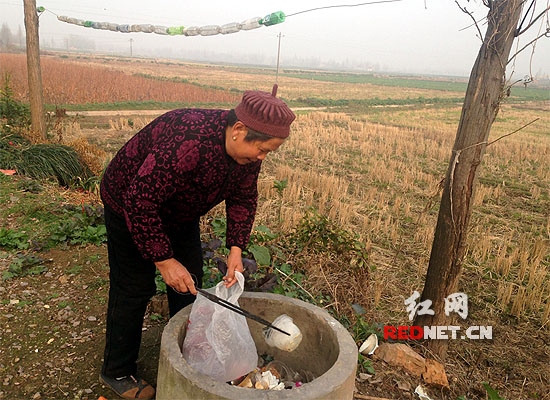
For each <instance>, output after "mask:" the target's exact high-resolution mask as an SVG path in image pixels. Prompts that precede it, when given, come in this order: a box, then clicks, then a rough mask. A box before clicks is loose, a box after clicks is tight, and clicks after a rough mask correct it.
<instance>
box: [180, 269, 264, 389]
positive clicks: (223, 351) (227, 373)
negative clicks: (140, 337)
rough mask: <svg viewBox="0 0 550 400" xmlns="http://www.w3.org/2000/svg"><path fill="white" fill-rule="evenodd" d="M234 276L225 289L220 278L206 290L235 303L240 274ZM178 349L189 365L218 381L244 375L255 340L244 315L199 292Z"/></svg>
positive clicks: (253, 357) (252, 360)
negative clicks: (232, 282)
mask: <svg viewBox="0 0 550 400" xmlns="http://www.w3.org/2000/svg"><path fill="white" fill-rule="evenodd" d="M235 277H236V278H237V281H238V283H237V284H235V285H233V286H232V287H231V288H229V289H227V288H226V287H225V286H224V284H223V282H220V283H219V284H218V285H217V286H216V288H215V290H214V289H208V291H211V292H213V293H214V294H215V295H216V296H218V297H221V298H222V299H224V300H227V301H229V302H230V303H232V304H235V305H237V306H238V305H239V304H238V302H237V300H238V298H239V297H240V296H241V294H242V292H243V290H244V276H243V275H242V274H241V273H240V272H235ZM182 353H183V357H184V358H185V360H186V361H187V362H188V363H189V364H190V365H191V367H193V368H194V369H196V370H197V371H200V372H202V373H203V374H206V375H209V376H211V377H212V378H214V379H216V380H218V381H220V382H228V381H231V380H233V379H237V378H239V377H241V376H243V375H246V374H248V373H249V372H250V371H252V370H253V369H254V368H256V366H257V364H258V353H257V351H256V344H255V343H254V340H253V339H252V336H251V335H250V330H249V329H248V324H247V322H246V318H245V317H244V316H242V315H240V314H237V313H235V312H233V311H231V310H228V309H227V308H225V307H222V306H220V305H218V304H216V303H214V302H212V301H210V300H208V299H207V298H206V297H204V296H202V295H201V294H200V293H199V294H198V295H197V299H196V300H195V303H194V304H193V308H191V313H190V314H189V323H188V326H187V334H186V335H185V340H184V341H183V349H182Z"/></svg>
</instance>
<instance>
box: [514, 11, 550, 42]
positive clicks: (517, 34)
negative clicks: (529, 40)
mask: <svg viewBox="0 0 550 400" xmlns="http://www.w3.org/2000/svg"><path fill="white" fill-rule="evenodd" d="M548 10H550V6H548V7H546V10H544V11H543V12H541V13H540V14H539V15H537V16H536V17H535V19H533V20H532V21H531V22H529V25H527V26H526V27H525V28H524V29H522V30H521V31H519V32H516V36H519V35H521V34H522V33H524V32H525V31H526V30H527V29H529V28H530V27H531V26H532V25H533V24H534V23H535V22H536V21H537V19H539V18H540V17H542V16H543V15H544V14H546V13H547V12H548ZM520 28H521V25H520Z"/></svg>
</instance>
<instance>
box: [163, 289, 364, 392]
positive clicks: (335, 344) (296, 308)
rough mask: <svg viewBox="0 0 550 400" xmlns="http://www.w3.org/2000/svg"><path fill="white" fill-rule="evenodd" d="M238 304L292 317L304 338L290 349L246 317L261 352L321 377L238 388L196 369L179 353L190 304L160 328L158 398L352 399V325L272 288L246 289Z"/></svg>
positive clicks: (272, 315)
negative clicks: (281, 386)
mask: <svg viewBox="0 0 550 400" xmlns="http://www.w3.org/2000/svg"><path fill="white" fill-rule="evenodd" d="M239 305H240V306H241V307H242V308H243V309H245V310H247V311H250V312H251V313H253V314H256V315H258V316H260V317H262V318H264V319H266V320H268V321H273V320H274V319H275V318H276V317H277V316H279V315H281V314H287V315H289V316H290V317H292V318H293V320H294V323H295V324H296V325H297V326H298V327H299V328H300V330H301V331H302V334H303V340H302V343H301V344H300V346H298V348H297V349H296V350H294V351H293V352H291V353H288V352H285V351H282V350H279V349H277V348H275V347H270V346H268V345H267V344H266V343H265V340H264V337H263V335H262V329H263V325H261V324H259V323H257V322H255V321H251V320H247V322H248V326H249V328H250V332H251V334H252V338H253V339H254V342H255V343H256V347H257V350H258V354H259V355H261V354H264V353H267V354H269V355H272V356H273V357H274V359H275V360H279V361H282V362H283V363H285V364H286V365H288V366H289V367H290V368H292V369H295V370H297V369H306V370H310V371H311V372H312V373H313V374H314V375H315V376H317V378H316V379H314V380H313V381H312V382H309V383H306V384H304V385H303V386H301V387H299V388H293V389H286V390H278V391H276V390H259V389H249V388H240V387H237V386H232V385H229V384H227V383H225V382H218V381H216V380H214V379H212V378H210V377H209V376H207V375H204V374H202V373H200V372H198V371H195V370H194V369H192V368H191V367H190V365H189V364H188V363H187V362H186V361H185V359H184V358H183V356H182V354H181V348H182V344H183V339H184V337H185V333H186V327H187V320H188V317H189V313H190V312H191V307H192V306H191V305H190V306H187V307H186V308H184V309H183V310H181V311H180V312H179V313H177V314H176V315H175V316H174V317H172V318H171V319H170V321H169V322H168V324H167V325H166V327H165V328H164V331H163V333H162V340H161V345H160V356H159V367H158V376H157V396H156V399H157V400H175V399H193V400H198V399H238V400H252V399H254V400H258V399H288V400H290V399H292V400H296V399H300V400H306V399H327V400H328V399H330V400H334V399H353V391H354V388H355V373H356V368H357V357H358V352H357V346H356V344H355V342H354V341H353V338H352V337H351V335H350V334H349V333H348V331H347V330H346V329H345V328H344V327H343V326H342V325H341V324H340V323H339V322H338V321H336V320H335V319H334V318H332V317H331V316H330V315H329V314H328V313H327V312H326V311H324V310H322V309H320V308H319V307H316V306H314V305H312V304H308V303H305V302H303V301H300V300H296V299H292V298H289V297H285V296H281V295H277V294H272V293H252V292H244V293H243V294H242V296H241V298H240V299H239Z"/></svg>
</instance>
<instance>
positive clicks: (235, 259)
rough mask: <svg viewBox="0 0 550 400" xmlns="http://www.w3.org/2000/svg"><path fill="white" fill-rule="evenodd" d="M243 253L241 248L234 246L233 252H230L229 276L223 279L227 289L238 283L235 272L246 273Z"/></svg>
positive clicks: (228, 258) (228, 259)
mask: <svg viewBox="0 0 550 400" xmlns="http://www.w3.org/2000/svg"><path fill="white" fill-rule="evenodd" d="M241 253H242V250H241V248H240V247H237V246H232V247H231V250H229V255H228V256H227V274H226V275H225V276H224V277H223V280H224V281H225V282H224V283H223V284H224V285H225V287H226V288H230V287H231V286H233V285H234V284H235V283H237V278H236V277H235V271H239V272H240V273H242V272H243V271H244V268H243V258H242V254H241Z"/></svg>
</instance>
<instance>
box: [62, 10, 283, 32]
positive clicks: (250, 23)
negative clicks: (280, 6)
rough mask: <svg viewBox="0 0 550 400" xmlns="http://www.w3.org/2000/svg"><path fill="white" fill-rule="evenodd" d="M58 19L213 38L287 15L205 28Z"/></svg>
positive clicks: (90, 25)
mask: <svg viewBox="0 0 550 400" xmlns="http://www.w3.org/2000/svg"><path fill="white" fill-rule="evenodd" d="M57 19H58V20H59V21H61V22H66V23H68V24H74V25H78V26H84V27H86V28H93V29H103V30H108V31H113V32H122V33H130V32H142V33H156V34H158V35H171V36H175V35H183V36H199V35H200V36H213V35H217V34H222V35H227V34H230V33H236V32H239V31H249V30H251V29H257V28H259V27H261V26H271V25H275V24H280V23H282V22H284V21H285V13H284V12H282V11H277V12H274V13H271V14H268V15H266V16H265V17H264V18H260V17H255V18H249V19H247V20H244V21H243V22H241V23H239V22H230V23H228V24H224V25H221V26H220V25H205V26H190V27H184V26H170V27H166V26H162V25H152V24H139V25H128V24H115V23H112V22H95V21H88V20H82V19H78V18H72V17H67V16H64V15H59V16H58V17H57Z"/></svg>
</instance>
